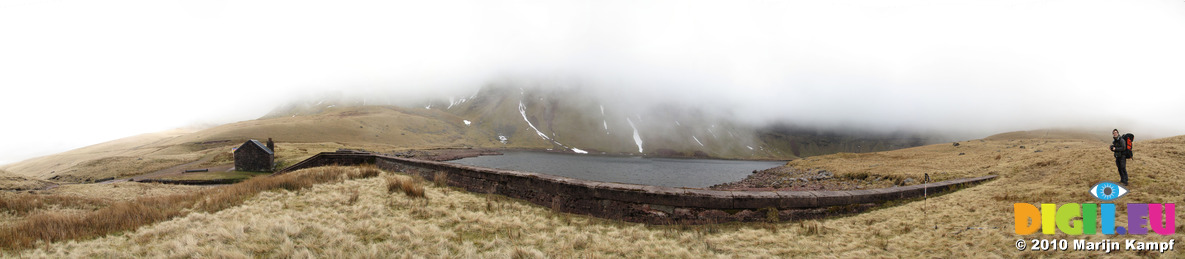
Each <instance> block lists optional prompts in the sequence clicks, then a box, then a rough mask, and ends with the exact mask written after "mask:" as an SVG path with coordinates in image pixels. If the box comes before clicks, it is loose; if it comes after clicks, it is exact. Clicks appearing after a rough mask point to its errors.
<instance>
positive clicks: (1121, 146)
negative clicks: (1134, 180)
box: [1111, 129, 1127, 186]
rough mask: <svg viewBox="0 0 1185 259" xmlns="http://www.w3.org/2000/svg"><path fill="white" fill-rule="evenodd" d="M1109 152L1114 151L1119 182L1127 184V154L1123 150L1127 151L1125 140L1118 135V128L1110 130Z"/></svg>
mask: <svg viewBox="0 0 1185 259" xmlns="http://www.w3.org/2000/svg"><path fill="white" fill-rule="evenodd" d="M1111 137H1112V138H1114V139H1115V140H1114V141H1111V152H1114V153H1115V167H1118V168H1119V182H1120V183H1122V184H1123V186H1127V156H1126V155H1124V151H1127V141H1125V140H1124V139H1122V138H1120V137H1119V129H1114V130H1111Z"/></svg>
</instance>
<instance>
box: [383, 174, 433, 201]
mask: <svg viewBox="0 0 1185 259" xmlns="http://www.w3.org/2000/svg"><path fill="white" fill-rule="evenodd" d="M396 191H402V192H403V194H406V195H407V196H409V197H413V198H426V197H425V196H424V186H422V185H421V184H420V183H419V181H417V180H416V179H408V178H404V177H400V176H387V192H388V193H394V192H396Z"/></svg>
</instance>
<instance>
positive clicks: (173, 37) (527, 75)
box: [0, 0, 1185, 164]
mask: <svg viewBox="0 0 1185 259" xmlns="http://www.w3.org/2000/svg"><path fill="white" fill-rule="evenodd" d="M1182 31H1185V2H1180V1H1167V2H1166V1H1125V2H1083V1H1041V2H1035V1H971V0H964V1H891V2H887V3H886V2H883V1H775V2H765V1H739V2H738V1H730V2H711V1H647V2H637V1H565V2H556V1H428V2H424V1H406V2H404V1H397V2H387V1H334V2H319V1H175V2H161V1H101V2H92V1H54V2H41V1H10V2H5V3H0V35H5V37H4V38H5V40H3V41H0V71H3V73H4V75H3V76H0V85H3V86H4V89H5V95H4V96H5V97H6V98H4V101H3V102H0V111H2V112H3V113H4V114H3V118H4V119H5V120H4V127H3V133H4V134H0V143H3V147H2V148H0V164H3V163H11V162H15V161H18V160H21V159H25V158H28V157H31V156H37V155H44V154H48V153H53V152H60V151H63V150H66V149H71V148H77V147H80V146H85V145H89V144H94V143H98V142H102V141H106V140H111V139H115V138H119V137H124V136H129V135H135V134H139V133H145V132H153V131H159V130H165V129H170V128H176V127H183V126H189V125H208V124H221V123H227V122H234V121H242V120H251V119H256V118H259V117H262V116H265V115H267V114H268V113H270V112H273V111H275V110H276V109H277V107H285V106H287V105H291V104H293V103H300V102H303V101H305V100H319V99H326V98H333V99H339V100H349V101H350V102H354V101H357V102H359V103H362V102H364V103H366V104H396V105H403V106H409V107H410V106H415V105H423V104H427V103H431V102H446V103H447V100H448V98H449V97H453V98H460V97H464V96H471V95H472V94H474V93H476V92H477V91H479V90H480V89H482V87H485V86H488V85H491V84H499V85H510V87H515V86H519V85H521V86H522V87H524V88H536V89H580V91H579V93H580V94H581V95H586V96H587V98H588V99H590V100H597V102H604V103H607V104H606V106H612V107H615V109H628V110H629V111H630V112H632V113H645V112H649V111H653V110H654V109H670V107H693V108H695V109H696V110H697V111H702V112H706V113H711V114H712V115H713V116H720V117H727V118H729V119H730V120H735V121H738V122H741V123H746V124H750V125H757V126H762V125H775V124H792V125H797V126H799V127H809V128H818V129H826V130H842V131H860V132H865V131H867V132H879V133H890V132H901V131H907V132H937V133H941V134H943V135H948V136H950V137H951V138H954V139H968V138H981V137H984V136H987V135H990V134H993V133H999V132H1004V131H1014V130H1029V129H1038V128H1086V129H1095V130H1099V131H1103V132H1106V131H1109V130H1110V129H1111V128H1120V129H1121V130H1123V131H1131V132H1137V133H1139V134H1140V135H1141V136H1149V137H1163V136H1171V135H1180V134H1185V120H1181V119H1180V118H1182V117H1185V98H1183V97H1182V96H1185V88H1182V87H1181V86H1182V85H1185V77H1181V76H1179V75H1178V74H1179V71H1185V63H1182V62H1180V61H1181V60H1185V48H1181V47H1180V46H1185V34H1182V33H1180V32H1182Z"/></svg>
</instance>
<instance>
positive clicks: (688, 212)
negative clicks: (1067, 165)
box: [277, 151, 996, 224]
mask: <svg viewBox="0 0 1185 259" xmlns="http://www.w3.org/2000/svg"><path fill="white" fill-rule="evenodd" d="M360 164H374V165H375V166H377V167H378V168H380V169H383V170H386V171H389V172H402V173H406V174H411V175H419V176H421V177H423V178H425V179H436V177H443V178H444V181H445V182H447V183H448V185H450V186H455V187H459V188H464V189H465V190H468V191H470V192H475V193H486V194H497V195H503V196H506V197H511V198H516V199H522V200H525V201H529V202H531V203H535V204H539V205H542V206H546V207H549V208H552V209H553V210H557V211H561V212H568V213H579V214H587V215H593V216H597V217H602V218H609V219H618V220H625V221H632V222H646V223H655V224H670V223H693V224H695V223H718V222H728V221H761V220H766V221H769V220H793V219H803V218H816V217H822V216H827V215H832V214H840V213H850V212H859V211H862V210H864V209H867V208H871V207H873V206H875V204H877V203H883V202H887V201H892V200H900V199H909V198H917V197H922V196H923V195H926V194H927V193H928V194H934V193H940V192H945V191H950V190H952V189H955V188H959V187H961V186H964V185H969V184H976V183H980V182H983V181H987V180H990V179H993V178H995V177H996V176H994V175H989V176H982V177H975V178H963V179H955V180H948V181H942V182H935V183H925V184H917V185H909V186H898V187H891V188H883V189H870V190H849V191H717V190H706V189H692V188H673V187H662V186H650V185H637V184H624V183H608V182H597V181H589V180H581V179H573V178H567V177H561V176H553V175H546V174H539V173H531V172H520V171H513V170H501V169H493V168H484V167H474V166H467V165H460V164H453V163H446V162H436V161H428V160H420V159H412V158H404V157H396V156H389V155H383V154H375V153H368V152H356V151H338V152H325V153H321V154H317V155H314V156H313V157H311V158H309V159H307V160H305V161H302V162H300V163H297V164H295V165H293V166H291V167H288V168H285V169H283V170H281V171H279V172H277V174H282V173H287V172H291V171H295V170H299V169H303V168H309V167H316V166H325V165H360ZM775 217H776V218H775Z"/></svg>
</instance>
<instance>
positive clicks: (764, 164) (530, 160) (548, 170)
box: [448, 152, 786, 188]
mask: <svg viewBox="0 0 1185 259" xmlns="http://www.w3.org/2000/svg"><path fill="white" fill-rule="evenodd" d="M502 153H503V155H501V156H479V157H470V158H463V159H458V160H452V161H448V162H451V163H457V164H463V165H471V166H480V167H489V168H498V169H505V170H515V171H524V172H534V173H542V174H550V175H557V176H563V177H570V178H576V179H584V180H593V181H601V182H614V183H632V184H644V185H657V186H667V187H694V188H704V187H708V186H712V185H715V184H721V183H727V182H735V181H739V180H741V179H744V178H745V177H746V176H749V174H752V173H753V171H754V170H764V169H769V168H773V167H777V166H781V165H784V164H786V163H785V162H779V161H747V160H715V159H675V158H642V157H615V156H594V155H579V154H559V153H545V152H502Z"/></svg>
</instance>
